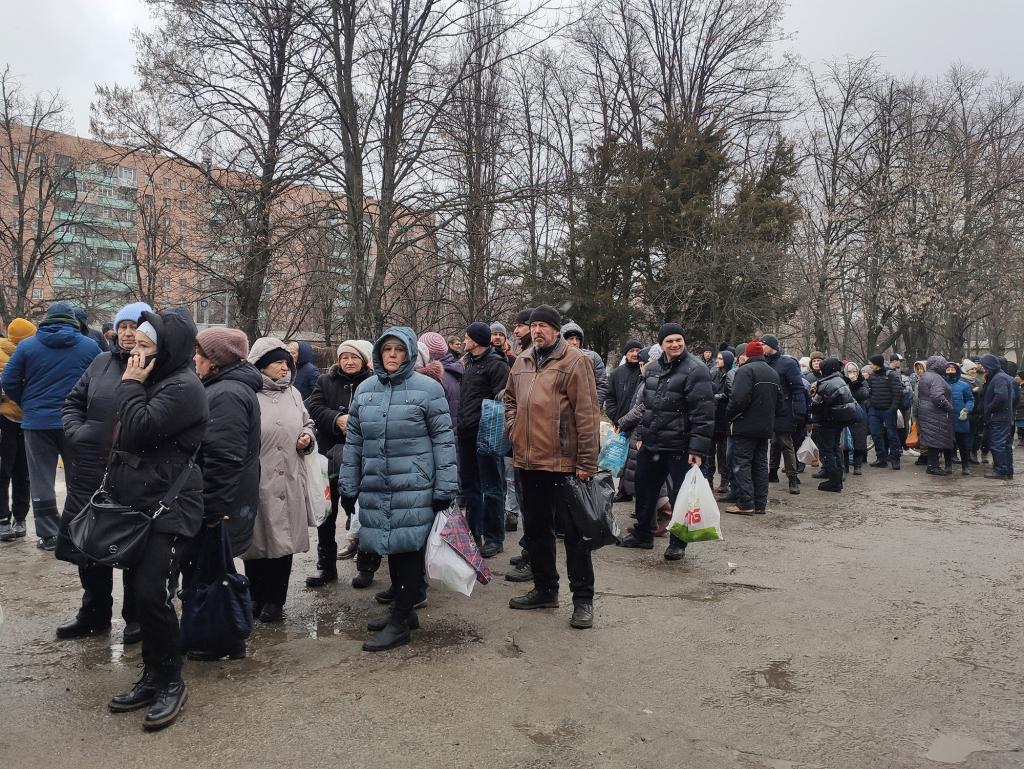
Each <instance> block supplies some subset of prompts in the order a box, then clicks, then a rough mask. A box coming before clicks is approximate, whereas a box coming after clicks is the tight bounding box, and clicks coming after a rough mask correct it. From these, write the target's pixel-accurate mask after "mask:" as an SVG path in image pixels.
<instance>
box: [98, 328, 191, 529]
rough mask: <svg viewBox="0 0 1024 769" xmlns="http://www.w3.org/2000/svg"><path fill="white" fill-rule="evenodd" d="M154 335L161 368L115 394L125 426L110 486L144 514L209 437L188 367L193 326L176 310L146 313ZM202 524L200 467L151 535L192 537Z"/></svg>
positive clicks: (121, 385) (122, 385) (121, 428)
mask: <svg viewBox="0 0 1024 769" xmlns="http://www.w3.org/2000/svg"><path fill="white" fill-rule="evenodd" d="M143 318H144V319H145V320H147V321H149V322H150V323H152V324H153V327H154V328H155V329H156V331H157V336H158V338H159V341H158V343H157V355H156V366H155V367H154V369H153V371H152V373H151V374H150V375H149V379H147V380H146V382H145V383H144V384H143V383H140V382H135V381H122V382H120V383H119V384H118V385H117V388H116V389H115V391H114V400H115V401H116V402H117V410H118V419H119V421H120V425H119V430H118V433H117V439H116V441H115V443H114V460H113V462H112V464H111V467H110V476H109V479H108V486H109V489H108V490H109V491H110V494H111V496H112V497H113V498H114V499H116V500H117V501H118V502H120V503H122V504H125V505H130V506H133V507H135V508H136V509H137V510H144V511H146V512H150V511H154V510H156V508H157V506H158V505H159V503H160V499H161V497H163V495H164V494H166V493H167V491H168V490H169V489H170V487H171V485H172V484H173V483H174V481H175V480H176V479H177V477H178V476H179V475H180V474H181V473H182V471H184V470H185V468H186V466H187V465H188V462H189V458H190V457H191V456H192V454H193V452H195V451H196V449H197V448H199V446H200V444H201V443H202V441H203V436H204V435H205V434H206V422H207V420H208V419H209V416H210V412H209V408H208V406H207V403H206V391H205V389H204V388H203V384H202V382H200V381H199V377H197V376H196V373H195V371H193V370H192V368H191V366H190V363H191V361H192V354H193V351H194V348H195V341H196V327H195V324H194V323H193V322H192V321H191V320H189V319H186V318H184V317H183V316H182V315H180V314H178V313H177V312H175V311H174V310H164V311H163V312H161V313H160V314H159V315H156V314H154V313H151V312H146V313H143ZM202 520H203V473H202V470H201V469H200V467H199V465H198V464H196V465H195V466H194V467H193V468H192V469H191V470H190V471H189V474H188V477H187V479H186V482H185V485H184V487H183V488H182V491H181V493H180V494H179V495H178V499H177V501H176V502H175V503H174V504H173V505H172V506H171V509H170V510H167V511H166V512H164V513H163V514H162V515H160V517H159V518H157V519H156V521H155V522H154V523H153V528H152V530H153V531H154V532H159V533H165V534H178V535H180V536H182V537H193V536H195V534H196V533H197V532H198V531H199V527H200V526H201V525H202Z"/></svg>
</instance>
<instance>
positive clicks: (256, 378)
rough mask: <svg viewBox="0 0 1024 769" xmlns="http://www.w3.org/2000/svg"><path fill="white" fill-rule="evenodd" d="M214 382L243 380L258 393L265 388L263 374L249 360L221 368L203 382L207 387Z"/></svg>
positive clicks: (242, 381) (243, 382)
mask: <svg viewBox="0 0 1024 769" xmlns="http://www.w3.org/2000/svg"><path fill="white" fill-rule="evenodd" d="M214 382H241V383H242V384H243V385H245V386H246V387H249V388H251V389H252V391H253V392H256V393H258V392H259V391H260V390H262V389H263V375H262V374H261V373H260V372H259V371H257V370H256V367H255V366H254V365H252V364H251V363H250V362H249V361H247V360H240V361H238V363H233V364H231V365H229V366H228V367H227V368H222V369H220V370H219V371H218V372H217V373H216V374H214V375H213V376H212V377H210V378H209V379H204V380H203V384H204V385H205V386H206V387H209V386H210V385H212V384H213V383H214Z"/></svg>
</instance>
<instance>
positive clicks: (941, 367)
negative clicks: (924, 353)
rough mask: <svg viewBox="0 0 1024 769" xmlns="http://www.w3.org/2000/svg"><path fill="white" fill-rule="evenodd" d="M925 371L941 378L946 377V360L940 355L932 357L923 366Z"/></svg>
mask: <svg viewBox="0 0 1024 769" xmlns="http://www.w3.org/2000/svg"><path fill="white" fill-rule="evenodd" d="M924 370H925V371H931V372H932V373H933V374H938V375H939V376H941V377H944V376H946V359H945V358H943V357H942V356H941V355H933V356H931V357H930V358H929V359H928V362H927V363H925V364H924Z"/></svg>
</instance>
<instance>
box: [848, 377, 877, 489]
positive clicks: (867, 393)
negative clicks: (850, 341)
mask: <svg viewBox="0 0 1024 769" xmlns="http://www.w3.org/2000/svg"><path fill="white" fill-rule="evenodd" d="M845 372H846V379H847V381H848V382H849V385H850V392H851V393H853V398H854V400H856V401H857V403H859V404H860V407H861V408H862V409H863V410H864V418H863V419H860V420H858V421H856V422H854V423H853V424H851V425H850V441H851V443H852V444H853V474H854V475H860V474H861V473H860V468H861V466H862V465H863V464H864V462H865V461H867V458H868V405H869V403H870V402H871V387H870V385H869V384H868V380H867V379H865V378H864V374H863V373H862V371H861V369H860V367H859V366H858V365H857V364H856V363H854V362H853V361H850V362H849V363H847V364H846V368H845ZM846 456H847V455H846V451H843V458H844V459H846ZM844 464H848V463H844Z"/></svg>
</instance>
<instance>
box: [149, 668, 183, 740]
mask: <svg viewBox="0 0 1024 769" xmlns="http://www.w3.org/2000/svg"><path fill="white" fill-rule="evenodd" d="M187 699H188V688H187V687H186V686H185V682H184V681H182V680H181V677H180V676H179V677H178V678H177V680H174V681H170V682H169V683H166V684H164V686H163V687H162V688H161V689H160V691H159V693H158V694H157V695H156V699H155V700H154V701H153V704H152V705H151V706H150V708H149V710H148V711H146V717H145V718H144V719H142V728H143V729H145V730H146V731H147V732H155V731H157V730H158V729H163V728H164V727H166V726H170V725H171V724H173V723H174V722H175V721H177V720H178V715H179V714H180V713H181V709H182V708H183V707H185V701H186V700H187Z"/></svg>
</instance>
